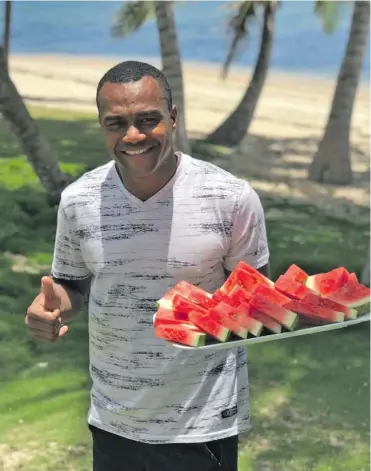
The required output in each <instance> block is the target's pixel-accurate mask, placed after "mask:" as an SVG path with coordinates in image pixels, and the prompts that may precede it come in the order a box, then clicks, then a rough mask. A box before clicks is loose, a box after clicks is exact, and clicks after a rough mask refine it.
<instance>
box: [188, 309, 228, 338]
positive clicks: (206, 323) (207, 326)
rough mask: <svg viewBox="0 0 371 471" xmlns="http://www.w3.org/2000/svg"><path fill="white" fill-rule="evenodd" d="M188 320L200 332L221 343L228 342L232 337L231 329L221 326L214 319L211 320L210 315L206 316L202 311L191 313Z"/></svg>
mask: <svg viewBox="0 0 371 471" xmlns="http://www.w3.org/2000/svg"><path fill="white" fill-rule="evenodd" d="M188 318H189V320H190V321H191V322H192V323H193V324H194V325H195V326H197V327H198V328H199V329H200V330H202V331H204V332H206V333H207V334H209V335H211V336H212V337H214V338H216V339H217V340H219V341H220V342H226V341H227V340H228V338H229V336H230V331H229V329H227V327H224V326H222V325H220V324H219V323H218V322H216V321H215V320H214V319H211V317H210V316H209V313H206V314H204V313H202V312H200V311H191V312H190V313H189V314H188Z"/></svg>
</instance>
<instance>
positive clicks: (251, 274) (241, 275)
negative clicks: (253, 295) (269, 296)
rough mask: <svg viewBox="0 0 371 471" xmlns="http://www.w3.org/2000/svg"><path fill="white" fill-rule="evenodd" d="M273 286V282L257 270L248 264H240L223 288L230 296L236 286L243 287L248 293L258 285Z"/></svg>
mask: <svg viewBox="0 0 371 471" xmlns="http://www.w3.org/2000/svg"><path fill="white" fill-rule="evenodd" d="M259 282H260V283H263V284H266V285H267V286H273V282H272V281H271V280H269V279H268V278H266V277H265V276H264V275H262V274H261V273H260V272H259V271H258V270H255V268H253V267H250V265H248V264H247V263H244V262H238V264H237V265H236V267H235V268H234V269H233V271H232V273H231V274H230V275H229V277H228V279H227V280H226V282H225V283H224V284H223V286H222V287H221V290H222V291H223V292H224V293H227V294H229V293H230V292H231V291H232V289H233V288H234V287H235V286H236V285H240V286H243V287H244V288H245V289H246V290H247V291H251V290H252V289H254V286H255V285H256V284H258V283H259Z"/></svg>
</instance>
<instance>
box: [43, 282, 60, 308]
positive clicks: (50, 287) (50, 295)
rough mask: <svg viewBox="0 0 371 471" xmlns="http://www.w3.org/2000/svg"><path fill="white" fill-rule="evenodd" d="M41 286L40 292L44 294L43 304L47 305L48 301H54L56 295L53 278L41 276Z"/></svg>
mask: <svg viewBox="0 0 371 471" xmlns="http://www.w3.org/2000/svg"><path fill="white" fill-rule="evenodd" d="M41 287H42V292H43V293H44V296H45V306H47V305H48V303H54V302H55V301H56V298H57V297H56V295H55V292H54V281H53V279H52V278H50V277H49V276H43V277H42V278H41ZM57 299H58V298H57Z"/></svg>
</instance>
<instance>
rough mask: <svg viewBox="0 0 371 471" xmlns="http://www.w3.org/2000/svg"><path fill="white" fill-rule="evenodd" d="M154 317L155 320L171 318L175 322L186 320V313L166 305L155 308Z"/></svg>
mask: <svg viewBox="0 0 371 471" xmlns="http://www.w3.org/2000/svg"><path fill="white" fill-rule="evenodd" d="M155 319H157V320H173V321H177V322H182V321H187V320H188V314H187V313H186V312H182V311H178V310H177V309H172V308H168V307H159V308H158V309H157V312H156V315H155Z"/></svg>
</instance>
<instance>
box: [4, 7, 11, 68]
mask: <svg viewBox="0 0 371 471" xmlns="http://www.w3.org/2000/svg"><path fill="white" fill-rule="evenodd" d="M4 16H5V18H4V39H3V47H4V55H5V59H6V61H7V63H8V58H9V44H10V24H11V18H12V2H11V0H5V15H4Z"/></svg>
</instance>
